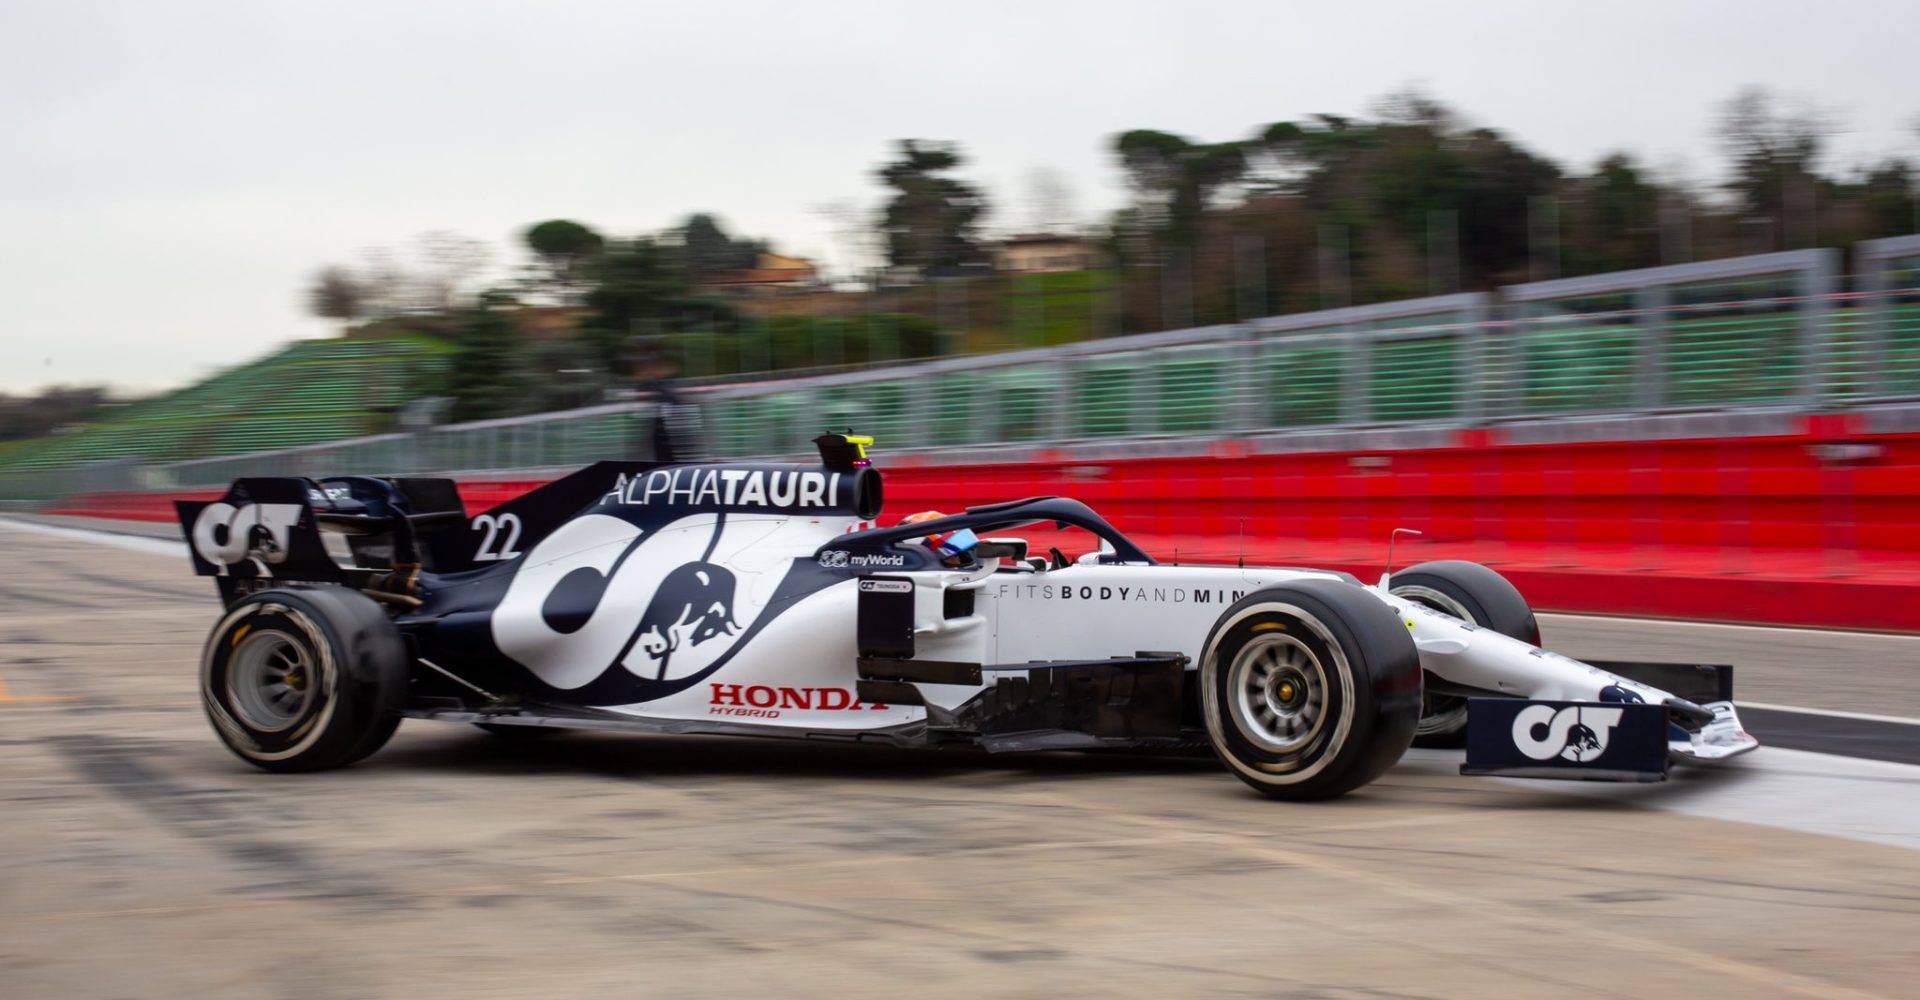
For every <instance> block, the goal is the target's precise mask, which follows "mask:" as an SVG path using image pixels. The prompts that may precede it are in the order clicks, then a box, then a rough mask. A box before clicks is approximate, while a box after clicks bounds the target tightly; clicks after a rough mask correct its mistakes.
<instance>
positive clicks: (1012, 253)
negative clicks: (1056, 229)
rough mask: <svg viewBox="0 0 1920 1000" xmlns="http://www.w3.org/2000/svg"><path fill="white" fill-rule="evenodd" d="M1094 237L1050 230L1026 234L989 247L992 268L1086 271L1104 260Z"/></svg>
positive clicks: (1011, 271) (1023, 271)
mask: <svg viewBox="0 0 1920 1000" xmlns="http://www.w3.org/2000/svg"><path fill="white" fill-rule="evenodd" d="M1106 256H1107V254H1106V248H1105V247H1103V246H1101V245H1100V243H1099V242H1098V241H1097V240H1088V239H1082V238H1080V237H1078V236H1059V235H1055V234H1053V233H1026V234H1023V235H1020V236H1013V237H1009V238H1008V239H1005V240H1002V241H1000V242H999V243H997V244H994V246H993V269H994V270H995V271H997V272H999V273H1001V274H1052V273H1055V272H1060V271H1089V270H1092V269H1094V268H1097V267H1100V266H1102V265H1103V264H1104V263H1105V261H1106Z"/></svg>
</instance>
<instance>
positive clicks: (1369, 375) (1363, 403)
mask: <svg viewBox="0 0 1920 1000" xmlns="http://www.w3.org/2000/svg"><path fill="white" fill-rule="evenodd" d="M1340 340H1341V346H1342V347H1343V348H1344V349H1345V353H1346V355H1347V363H1346V371H1345V372H1344V374H1343V377H1342V378H1341V382H1342V383H1343V384H1342V386H1341V388H1342V390H1343V395H1345V397H1346V399H1345V400H1344V401H1343V402H1344V405H1342V407H1341V411H1340V418H1341V421H1342V422H1344V423H1348V424H1364V423H1367V422H1368V421H1370V420H1372V419H1373V325H1372V324H1371V323H1367V322H1364V321H1353V322H1350V323H1348V324H1346V325H1345V326H1344V327H1343V328H1342V329H1341V333H1340Z"/></svg>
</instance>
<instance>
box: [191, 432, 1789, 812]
mask: <svg viewBox="0 0 1920 1000" xmlns="http://www.w3.org/2000/svg"><path fill="white" fill-rule="evenodd" d="M817 443H818V444H819V446H820V451H821V457H822V460H821V462H820V463H819V464H817V465H744V464H711V465H655V464H643V463H628V462H602V463H599V464H596V465H593V466H590V467H588V468H586V469H583V470H581V471H579V472H576V473H574V474H572V475H570V476H567V477H565V478H563V479H560V480H557V481H555V482H553V483H550V484H548V485H546V486H544V487H541V488H539V489H536V490H534V491H533V492H531V493H528V494H526V495H524V496H521V497H519V498H517V499H514V500H511V501H508V502H507V503H504V504H501V505H500V506H498V507H495V508H494V509H492V510H489V511H486V512H484V513H481V514H479V515H477V516H474V517H469V516H468V515H467V514H466V513H465V511H464V509H463V506H462V503H461V501H460V498H459V496H458V494H457V491H456V490H455V488H454V484H453V483H452V481H450V480H444V479H419V478H372V477H363V476H343V477H337V478H331V479H320V480H308V479H294V478H277V479H241V480H238V481H236V482H235V483H234V484H233V486H232V488H231V489H230V491H229V492H228V493H227V495H226V496H225V498H223V499H222V500H219V501H215V502H181V503H180V504H179V505H178V506H179V514H180V518H181V523H182V527H183V529H184V530H185V532H186V535H187V538H188V540H189V542H190V545H191V549H192V559H193V562H194V566H195V568H196V570H197V571H198V572H199V573H201V574H203V575H210V576H215V577H217V578H218V586H219V590H220V595H221V597H222V599H223V601H224V602H225V604H226V607H227V611H226V614H225V616H224V617H222V618H221V620H220V622H219V624H217V625H216V626H215V627H214V629H213V634H212V636H211V637H210V638H209V640H208V642H207V647H206V651H205V654H204V657H203V660H202V664H201V692H202V695H203V697H204V700H205V703H206V710H207V715H208V716H209V718H210V719H211V720H212V722H213V725H214V729H215V731H216V732H217V733H218V734H219V736H220V738H221V739H222V740H223V741H224V742H225V743H226V744H227V746H228V747H229V748H231V749H232V750H233V752H234V753H236V754H238V755H239V756H240V757H241V758H242V759H244V760H246V761H248V762H249V763H252V764H255V765H257V766H259V767H262V768H265V769H268V770H273V771H308V770H317V769H321V768H330V767H339V766H342V765H346V764H350V763H353V762H354V761H357V760H359V759H361V758H363V757H365V756H367V755H368V754H371V753H373V752H374V751H375V750H377V749H379V748H380V747H381V745H382V744H384V743H385V742H386V741H387V739H388V738H389V737H390V736H391V735H392V734H393V731H394V728H395V726H397V725H398V724H399V720H400V718H401V717H402V716H406V717H412V718H421V719H441V720H450V721H456V722H469V723H475V724H478V725H479V726H481V727H482V728H483V729H486V730H488V731H489V732H492V733H496V734H500V735H503V736H509V735H538V734H544V733H552V732H555V731H558V730H561V729H566V728H586V729H624V730H638V731H643V732H654V733H717V734H738V735H755V736H785V737H798V738H807V739H821V738H836V739H843V740H859V741H882V742H888V743H894V744H900V745H905V746H916V747H938V746H948V745H956V744H957V745H971V746H976V747H982V748H985V749H986V750H989V751H1032V750H1075V749H1089V748H1113V747H1131V748H1139V749H1142V750H1146V751H1156V750H1158V751H1174V750H1180V749H1183V748H1190V749H1200V748H1205V747H1211V749H1212V750H1213V751H1214V752H1215V753H1216V754H1218V756H1219V757H1220V759H1221V760H1222V761H1224V762H1225V763H1226V764H1227V766H1228V767H1229V768H1230V769H1231V770H1232V771H1233V773H1234V774H1236V775H1238V776H1239V777H1240V778H1241V779H1242V780H1244V781H1246V782H1247V783H1248V784H1250V785H1252V786H1253V787H1254V788H1257V789H1259V790H1260V791H1262V792H1265V793H1266V794H1268V795H1271V796H1273V797H1275V798H1282V799H1313V798H1326V797H1331V796H1335V795H1340V794H1342V793H1344V792H1347V791H1349V790H1351V789H1354V788H1356V787H1358V786H1360V785H1363V784H1365V783H1367V782H1368V781H1371V780H1372V779H1373V778H1375V777H1377V776H1378V775H1379V774H1380V773H1381V772H1383V771H1385V770H1386V769H1387V768H1388V767H1390V766H1391V765H1392V764H1393V763H1394V762H1395V761H1397V760H1399V759H1400V757H1401V755H1402V754H1403V753H1404V752H1405V751H1406V749H1407V747H1408V745H1409V743H1411V742H1414V741H1415V740H1416V736H1417V738H1418V740H1419V741H1420V742H1424V743H1438V744H1448V743H1451V744H1453V745H1459V744H1461V743H1464V744H1465V745H1466V747H1467V757H1466V763H1465V765H1464V766H1463V771H1465V772H1467V773H1491V774H1513V775H1523V776H1542V777H1545V776H1551V777H1574V778H1604V779H1615V780H1659V779H1661V778H1663V777H1664V776H1665V774H1666V769H1667V765H1668V763H1669V762H1670V761H1693V760H1712V759H1716V758H1721V757H1727V756H1731V755H1733V754H1737V753H1740V752H1743V751H1746V750H1750V749H1752V748H1753V747H1754V746H1755V745H1756V743H1755V741H1754V740H1753V739H1752V737H1750V736H1748V735H1747V734H1746V733H1745V732H1743V731H1742V730H1741V728H1740V723H1739V720H1738V718H1737V717H1736V716H1735V714H1734V709H1733V704H1732V701H1731V684H1732V678H1731V668H1727V667H1716V666H1695V665H1675V664H1625V663H1581V662H1577V661H1575V660H1571V659H1568V658H1566V657H1564V656H1560V655H1557V654H1554V653H1549V652H1547V651H1546V650H1543V649H1540V648H1539V647H1538V642H1539V629H1538V626H1537V625H1536V624H1535V621H1534V616H1533V614H1532V612H1531V611H1529V610H1528V608H1527V605H1526V603H1525V601H1523V600H1522V599H1521V597H1520V595H1519V593H1518V592H1517V591H1515V589H1514V588H1513V586H1512V585H1511V584H1509V583H1508V582H1507V581H1506V580H1505V579H1503V578H1502V577H1500V576H1499V575H1498V574H1496V573H1494V572H1493V571H1492V570H1489V569H1487V568H1485V567H1483V566H1479V565H1476V564H1473V563H1465V562H1431V563H1425V564H1422V565H1418V566H1413V567H1411V568H1409V569H1407V570H1405V571H1403V572H1400V573H1396V574H1393V575H1392V576H1391V577H1390V578H1389V577H1386V576H1383V577H1382V578H1381V580H1380V582H1379V583H1378V584H1377V585H1373V586H1368V585H1365V584H1362V583H1361V582H1360V581H1359V580H1357V579H1355V578H1354V577H1352V576H1349V575H1347V574H1344V573H1336V572H1326V571H1319V570H1312V569H1288V568H1279V567H1239V566H1169V565H1164V564H1161V563H1158V562H1156V561H1155V560H1154V559H1153V558H1152V557H1151V556H1149V555H1148V554H1147V553H1146V552H1144V551H1142V550H1141V549H1140V548H1139V546H1137V545H1135V544H1134V543H1133V542H1132V541H1130V540H1129V539H1128V538H1127V537H1126V536H1125V535H1123V534H1121V533H1120V532H1119V531H1117V530H1115V529H1114V527H1113V526H1112V525H1111V524H1109V523H1107V522H1106V521H1105V520H1103V519H1102V518H1101V517H1100V516H1099V515H1098V514H1096V513H1094V512H1093V511H1092V510H1091V509H1089V508H1088V507H1087V506H1086V505H1085V504H1082V503H1080V502H1078V501H1075V500H1070V499H1066V498H1064V497H1034V498H1030V499H1026V500H1015V501H1012V502H1008V503H995V504H989V505H986V506H981V507H972V508H969V509H968V510H966V511H965V512H963V513H959V514H954V515H951V516H944V515H942V516H923V517H920V518H918V519H909V520H908V521H906V522H903V523H899V524H895V525H892V526H889V527H878V526H876V523H875V518H877V517H878V516H879V514H880V511H881V500H882V487H881V477H880V474H879V472H878V471H877V470H875V469H874V468H873V467H872V464H871V462H870V461H869V460H868V459H867V457H866V451H865V445H867V444H869V443H870V442H869V441H868V440H867V439H864V438H855V437H851V436H848V435H843V434H828V435H824V436H822V437H821V438H819V439H817ZM1023 531H1025V532H1026V533H1025V534H1024V535H1023V534H1021V533H1022V532H1023ZM1063 533H1065V534H1067V535H1074V536H1078V537H1079V538H1081V539H1082V540H1083V541H1084V542H1085V545H1084V547H1085V548H1086V550H1087V551H1085V553H1084V554H1082V555H1079V556H1078V557H1077V558H1070V557H1069V556H1068V555H1067V554H1066V552H1064V551H1062V549H1061V548H1060V547H1059V546H1057V545H1053V546H1049V547H1048V550H1047V551H1045V552H1044V554H1042V551H1041V549H1040V548H1039V546H1038V545H1037V544H1034V542H1035V540H1036V538H1037V539H1039V541H1040V542H1042V543H1044V542H1046V541H1050V540H1052V539H1054V538H1055V537H1056V536H1063ZM1062 541H1063V543H1064V544H1071V543H1070V542H1068V541H1067V540H1066V539H1065V538H1064V536H1063V537H1062Z"/></svg>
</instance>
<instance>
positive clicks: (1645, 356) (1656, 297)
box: [1633, 282, 1669, 410]
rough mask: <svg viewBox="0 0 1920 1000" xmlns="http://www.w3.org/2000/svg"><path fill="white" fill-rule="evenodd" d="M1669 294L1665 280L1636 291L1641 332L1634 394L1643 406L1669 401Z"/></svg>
mask: <svg viewBox="0 0 1920 1000" xmlns="http://www.w3.org/2000/svg"><path fill="white" fill-rule="evenodd" d="M1668 298H1669V296H1668V286H1667V285H1666V284H1665V283H1664V282H1655V283H1652V284H1647V285H1642V286H1641V287H1640V288H1638V289H1635V290H1634V293H1633V308H1634V311H1635V312H1637V313H1639V315H1638V316H1637V317H1635V322H1634V324H1633V325H1634V327H1635V328H1636V329H1638V330H1639V332H1640V350H1639V351H1637V352H1635V356H1636V359H1637V363H1636V364H1635V366H1634V367H1635V372H1634V374H1635V376H1636V384H1635V386H1634V393H1633V396H1634V404H1635V405H1636V406H1638V407H1639V408H1640V409H1642V410H1657V409H1659V408H1660V407H1662V406H1665V405H1667V303H1668Z"/></svg>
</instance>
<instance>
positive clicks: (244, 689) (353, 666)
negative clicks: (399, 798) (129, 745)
mask: <svg viewBox="0 0 1920 1000" xmlns="http://www.w3.org/2000/svg"><path fill="white" fill-rule="evenodd" d="M407 663H408V657H407V652H406V646H405V644H404V643H403V642H402V641H401V639H400V633H399V630H398V629H396V628H394V626H393V623H392V622H391V621H389V620H388V619H387V616H386V612H385V611H383V610H381V607H380V605H378V604H376V603H374V602H373V601H372V600H371V599H369V598H368V597H366V596H365V595H363V594H357V593H354V592H353V591H350V590H345V589H342V588H338V587H301V588H297V589H295V588H288V589H278V590H263V591H260V592H259V593H255V594H249V595H248V596H246V597H243V598H241V599H240V600H239V601H237V602H235V603H234V605H233V607H232V608H230V609H229V610H228V611H227V614H226V617H224V618H222V619H221V620H220V623H219V624H218V625H216V626H214V629H213V634H212V635H211V636H209V637H208V639H207V647H206V650H205V652H204V653H203V654H202V655H201V658H200V695H201V700H202V702H203V703H204V705H205V707H206V711H207V719H208V720H209V721H210V722H212V723H213V730H214V732H215V733H216V734H218V735H219V737H220V740H221V742H223V743H225V744H226V745H227V749H229V750H232V751H233V753H234V755H235V756H238V757H239V758H240V759H241V760H244V761H246V762H247V763H249V764H252V765H253V766H255V767H258V768H262V769H264V770H268V771H281V772H292V771H320V770H325V769H327V768H333V767H344V766H346V765H348V764H351V763H353V762H354V761H357V760H360V759H361V758H363V757H366V756H367V755H368V754H371V753H373V752H374V751H375V750H378V749H380V748H381V747H382V746H384V745H385V744H386V742H387V740H388V739H389V738H391V737H392V736H393V731H394V729H395V728H396V727H398V726H399V725H400V707H401V702H402V701H403V700H404V699H405V697H406V684H407Z"/></svg>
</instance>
